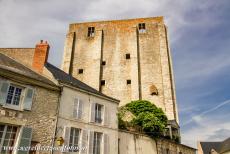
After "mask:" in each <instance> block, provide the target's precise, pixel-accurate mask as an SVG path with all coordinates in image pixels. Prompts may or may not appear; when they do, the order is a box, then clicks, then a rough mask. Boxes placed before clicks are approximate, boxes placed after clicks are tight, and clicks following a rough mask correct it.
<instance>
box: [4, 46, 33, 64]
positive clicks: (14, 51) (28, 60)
mask: <svg viewBox="0 0 230 154" xmlns="http://www.w3.org/2000/svg"><path fill="white" fill-rule="evenodd" d="M34 51H35V48H0V53H3V54H4V55H7V56H8V57H11V58H13V59H15V60H16V61H18V62H20V63H22V64H24V65H26V66H30V67H31V66H32V63H33V58H34Z"/></svg>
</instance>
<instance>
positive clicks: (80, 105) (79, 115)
mask: <svg viewBox="0 0 230 154" xmlns="http://www.w3.org/2000/svg"><path fill="white" fill-rule="evenodd" d="M82 116H83V101H82V100H81V99H79V100H78V109H77V118H78V119H82Z"/></svg>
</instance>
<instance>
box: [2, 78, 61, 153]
mask: <svg viewBox="0 0 230 154" xmlns="http://www.w3.org/2000/svg"><path fill="white" fill-rule="evenodd" d="M0 75H1V73H0ZM0 77H1V78H0V81H2V80H6V81H8V82H11V83H13V84H14V85H15V84H16V85H20V86H22V87H24V88H26V87H28V86H29V87H30V88H31V87H32V88H33V89H34V94H33V100H32V108H31V110H29V111H27V110H22V109H14V108H11V107H7V106H0V124H5V125H13V126H17V127H18V133H19V132H20V129H21V127H29V128H32V140H31V141H32V143H36V144H39V145H41V146H52V144H53V142H54V135H55V127H56V120H57V107H58V103H59V89H58V87H55V86H54V88H53V89H49V88H45V87H41V86H38V84H33V83H30V82H29V80H28V79H27V82H24V81H18V80H17V81H15V80H14V79H13V78H5V77H2V76H0ZM23 93H24V92H23ZM22 95H23V96H22V97H21V100H20V103H22V101H23V99H24V97H25V96H24V95H25V94H22ZM17 136H18V135H17ZM40 153H41V154H43V153H44V154H46V153H47V154H48V153H51V152H50V151H43V152H42V151H41V152H40Z"/></svg>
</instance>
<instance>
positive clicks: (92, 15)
mask: <svg viewBox="0 0 230 154" xmlns="http://www.w3.org/2000/svg"><path fill="white" fill-rule="evenodd" d="M229 10H230V1H229V0H220V1H217V0H173V1H172V0H161V1H160V0H142V1H140V0H116V1H112V0H97V1H96V0H84V1H81V0H66V1H63V0H39V1H31V0H20V1H17V0H0V34H1V35H0V47H34V45H35V44H36V43H37V42H38V41H39V40H40V39H43V40H48V42H49V43H50V45H51V51H50V57H49V61H50V62H51V63H53V64H55V65H57V66H59V65H60V63H61V60H62V53H63V46H64V40H65V34H66V32H67V30H68V25H69V23H73V22H81V21H93V20H106V19H109V20H111V19H126V18H138V17H154V16H164V17H165V22H166V24H167V26H168V28H169V35H170V36H169V37H170V47H171V52H172V55H173V64H174V73H175V80H176V91H177V102H178V108H179V114H180V125H181V134H182V142H183V143H185V144H188V145H191V146H194V147H195V146H196V141H197V140H223V139H225V138H227V137H229V136H230V69H229V68H230V30H229V27H230V20H229V19H230V11H229Z"/></svg>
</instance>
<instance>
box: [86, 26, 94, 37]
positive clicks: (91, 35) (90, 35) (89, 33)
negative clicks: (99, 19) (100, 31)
mask: <svg viewBox="0 0 230 154" xmlns="http://www.w3.org/2000/svg"><path fill="white" fill-rule="evenodd" d="M94 36H95V27H88V37H94Z"/></svg>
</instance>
